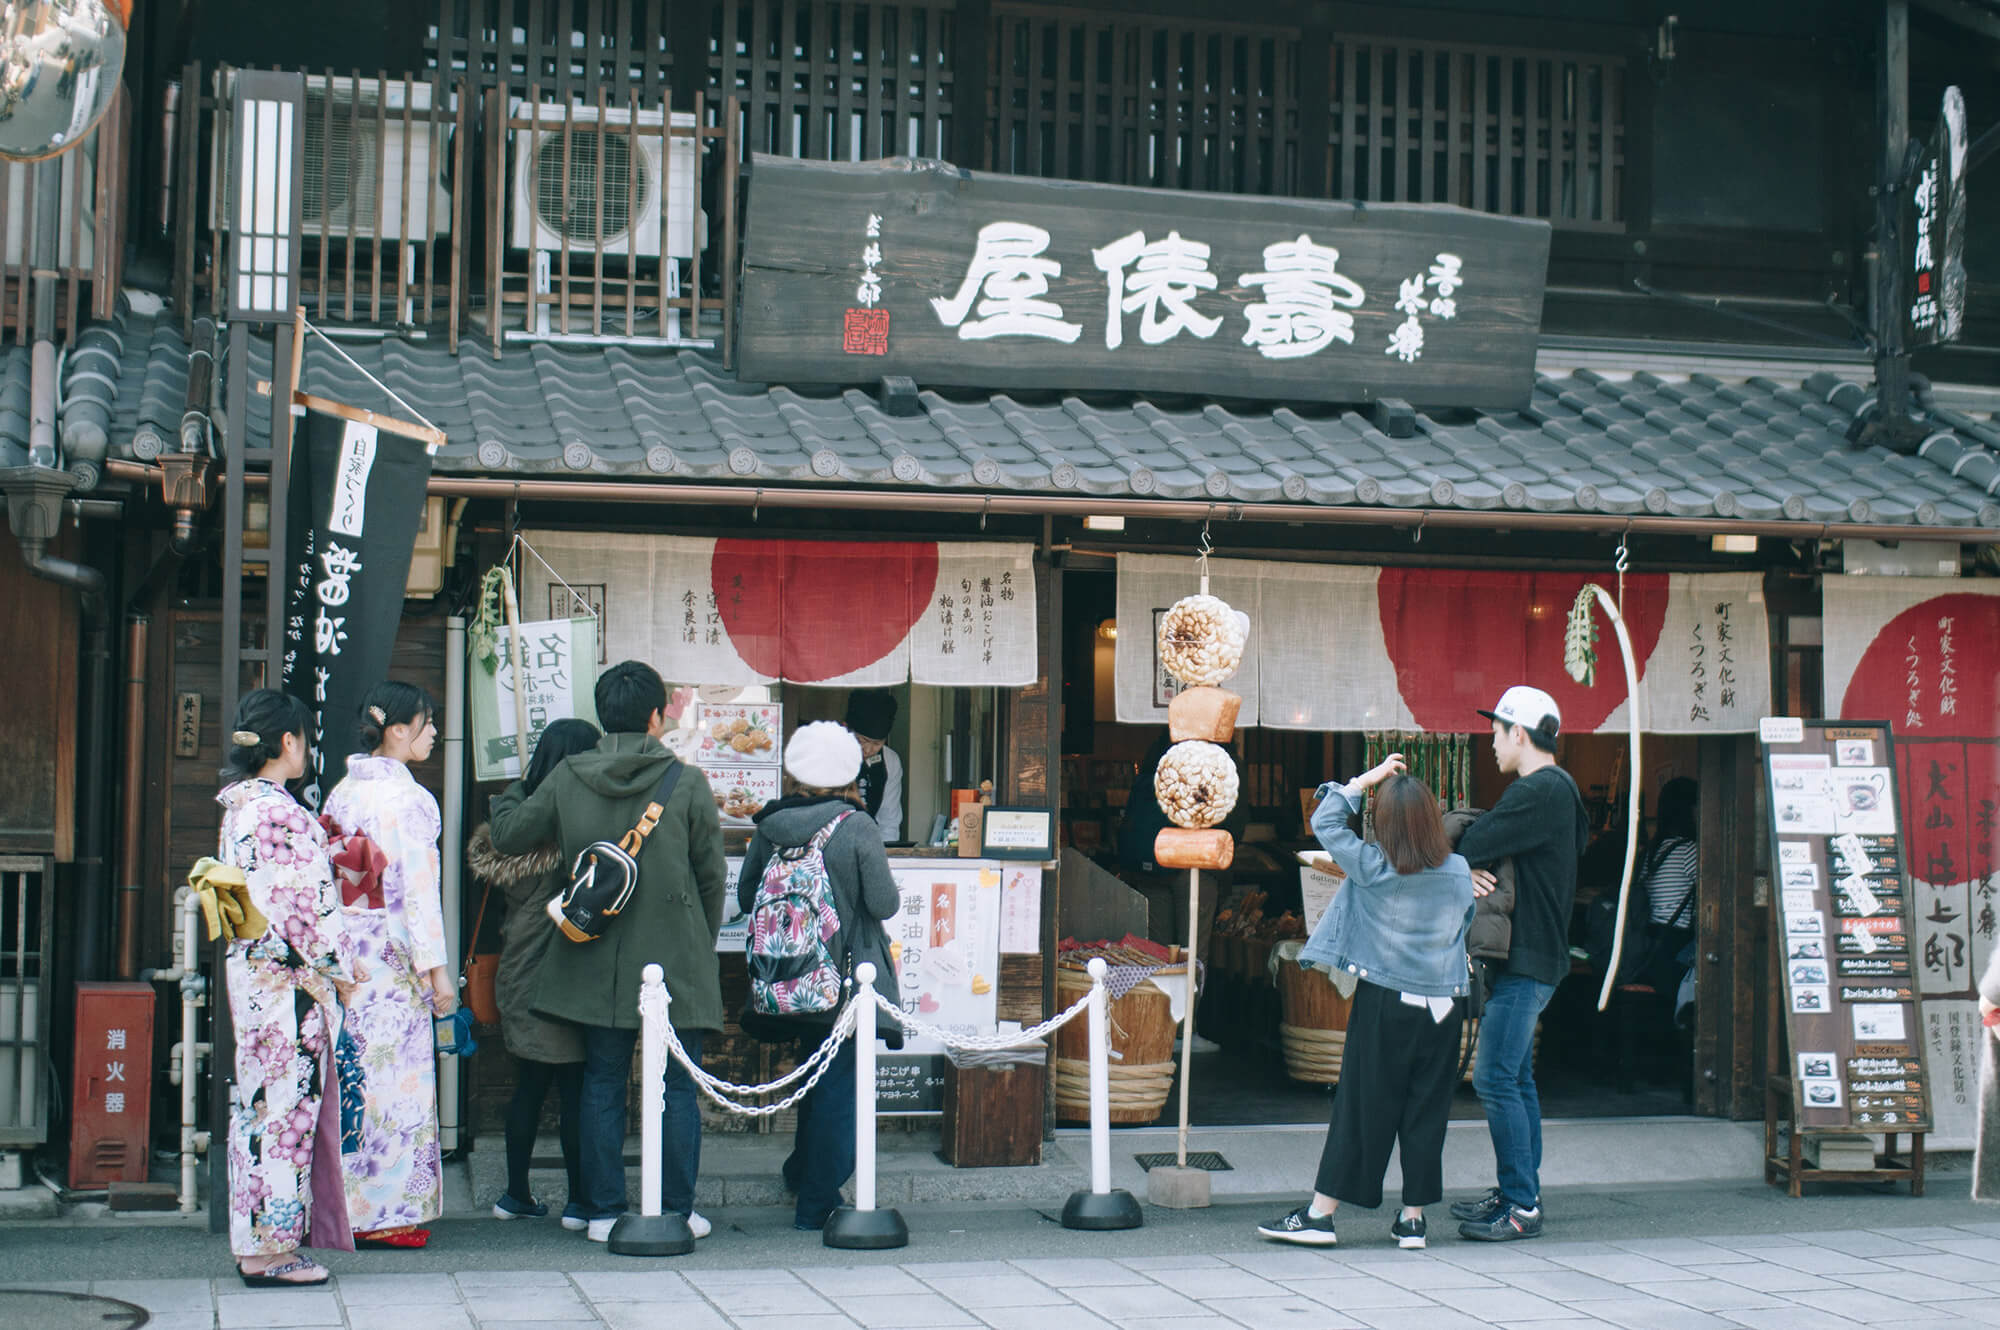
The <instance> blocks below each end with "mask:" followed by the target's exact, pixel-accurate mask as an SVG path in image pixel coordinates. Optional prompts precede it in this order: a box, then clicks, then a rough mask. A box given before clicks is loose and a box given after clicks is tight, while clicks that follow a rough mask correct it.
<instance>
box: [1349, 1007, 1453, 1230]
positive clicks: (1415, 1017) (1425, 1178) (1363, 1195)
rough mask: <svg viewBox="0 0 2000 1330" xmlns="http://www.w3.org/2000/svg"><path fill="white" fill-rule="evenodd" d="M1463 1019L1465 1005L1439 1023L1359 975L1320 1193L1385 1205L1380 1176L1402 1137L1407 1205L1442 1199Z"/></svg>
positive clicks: (1426, 1011) (1361, 1203)
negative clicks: (1447, 1126)
mask: <svg viewBox="0 0 2000 1330" xmlns="http://www.w3.org/2000/svg"><path fill="white" fill-rule="evenodd" d="M1463 1024H1464V1014H1463V1010H1462V1008H1461V1007H1460V1006H1459V1004H1456V1003H1454V1004H1453V1006H1452V1010H1451V1012H1450V1014H1448V1015H1447V1016H1446V1017H1445V1018H1444V1019H1443V1020H1442V1021H1439V1020H1433V1019H1432V1018H1431V1013H1430V1009H1429V1008H1428V1007H1413V1006H1411V1005H1409V1004H1408V1003H1406V1002H1404V1001H1403V998H1402V994H1400V993H1397V992H1396V991H1394V990H1393V989H1388V988H1383V987H1382V986H1381V985H1379V984H1371V983H1369V982H1368V981H1367V980H1366V979H1363V980H1362V981H1361V983H1360V986H1359V987H1358V988H1356V989H1355V992H1354V1005H1353V1007H1352V1008H1351V1009H1350V1011H1349V1013H1348V1018H1347V1045H1346V1048H1345V1050H1344V1051H1343V1053H1342V1055H1341V1060H1340V1085H1339V1088H1338V1089H1336V1090H1335V1092H1334V1096H1333V1120H1332V1122H1331V1123H1329V1124H1328V1126H1327V1129H1326V1148H1325V1150H1323V1151H1322V1152H1321V1154H1320V1159H1319V1177H1318V1180H1317V1182H1316V1186H1317V1187H1318V1189H1319V1190H1320V1191H1321V1192H1323V1193H1325V1194H1326V1195H1328V1196H1331V1197H1333V1198H1334V1199H1335V1200H1337V1201H1339V1202H1341V1203H1342V1204H1344V1205H1358V1206H1361V1207H1363V1208H1364V1209H1369V1210H1372V1209H1374V1208H1375V1207H1377V1206H1379V1205H1381V1204H1382V1175H1383V1174H1384V1173H1386V1172H1388V1169H1389V1152H1390V1150H1391V1149H1392V1148H1393V1147H1394V1146H1396V1145H1397V1143H1398V1142H1400V1143H1401V1145H1402V1159H1403V1204H1404V1205H1407V1206H1420V1205H1431V1204H1434V1203H1436V1202H1437V1201H1440V1200H1442V1199H1443V1198H1444V1130H1445V1124H1446V1123H1447V1122H1448V1121H1449V1120H1450V1116H1451V1096H1452V1092H1453V1091H1454V1090H1455V1089H1456V1088H1457V1084H1456V1082H1457V1080H1458V1075H1457V1073H1458V1055H1459V1047H1458V1041H1459V1031H1460V1029H1461V1027H1462V1026H1463Z"/></svg>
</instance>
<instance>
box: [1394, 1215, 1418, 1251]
mask: <svg viewBox="0 0 2000 1330" xmlns="http://www.w3.org/2000/svg"><path fill="white" fill-rule="evenodd" d="M1389 1236H1390V1237H1392V1238H1394V1239H1395V1240H1396V1245H1397V1246H1398V1247H1401V1248H1402V1249H1403V1250H1404V1251H1422V1250H1423V1249H1424V1217H1423V1216H1422V1215H1418V1216H1417V1217H1416V1218H1415V1219H1407V1218H1404V1217H1403V1216H1401V1215H1398V1216H1397V1217H1396V1222H1395V1223H1394V1224H1392V1225H1391V1226H1390V1228H1389Z"/></svg>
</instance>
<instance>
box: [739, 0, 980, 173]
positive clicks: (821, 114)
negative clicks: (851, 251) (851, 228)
mask: <svg viewBox="0 0 2000 1330" xmlns="http://www.w3.org/2000/svg"><path fill="white" fill-rule="evenodd" d="M952 39H953V31H952V11H951V7H950V6H949V5H935V4H835V3H827V0H723V3H721V4H720V5H718V6H717V8H716V13H715V27H714V30H713V32H712V33H711V36H710V49H709V54H708V64H709V88H710V90H711V91H712V93H713V94H714V96H715V97H716V98H717V100H720V99H722V98H725V97H728V96H729V95H730V94H732V93H733V94H735V95H736V97H737V98H738V99H739V101H740V103H741V105H742V108H743V109H742V114H743V120H744V123H743V125H742V133H741V139H742V142H743V145H744V148H745V150H746V151H751V152H770V153H778V154H781V155H784V156H788V157H812V158H820V159H823V160H832V161H866V160H870V159H873V158H877V157H948V156H950V154H951V140H952V132H953V116H952V111H953V107H952V59H951V56H952Z"/></svg>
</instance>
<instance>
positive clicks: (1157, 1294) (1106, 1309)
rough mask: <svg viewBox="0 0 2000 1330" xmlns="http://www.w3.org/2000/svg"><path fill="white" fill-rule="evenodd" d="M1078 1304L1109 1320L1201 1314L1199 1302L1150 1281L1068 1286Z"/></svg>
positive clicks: (1069, 1292)
mask: <svg viewBox="0 0 2000 1330" xmlns="http://www.w3.org/2000/svg"><path fill="white" fill-rule="evenodd" d="M1064 1292H1066V1293H1068V1294H1069V1295H1070V1297H1071V1298H1072V1299H1074V1300H1075V1301H1076V1303H1077V1304H1078V1305H1079V1306H1083V1307H1088V1308H1089V1309H1090V1310H1092V1311H1094V1312H1096V1313H1097V1314H1098V1315H1099V1316H1102V1317H1104V1318H1105V1319H1106V1320H1108V1321H1124V1320H1125V1319H1127V1318H1128V1317H1134V1316H1151V1317H1161V1316H1198V1315H1200V1314H1201V1312H1202V1306H1201V1304H1200V1303H1198V1302H1196V1301H1194V1300H1193V1299H1192V1298H1184V1297H1182V1296H1181V1295H1180V1294H1178V1293H1176V1292H1174V1291H1173V1290H1172V1289H1169V1288H1162V1287H1160V1286H1159V1285H1158V1284H1149V1285H1147V1286H1146V1287H1144V1288H1139V1287H1134V1286H1131V1285H1113V1286H1112V1287H1109V1288H1081V1287H1079V1288H1070V1289H1065V1290H1064Z"/></svg>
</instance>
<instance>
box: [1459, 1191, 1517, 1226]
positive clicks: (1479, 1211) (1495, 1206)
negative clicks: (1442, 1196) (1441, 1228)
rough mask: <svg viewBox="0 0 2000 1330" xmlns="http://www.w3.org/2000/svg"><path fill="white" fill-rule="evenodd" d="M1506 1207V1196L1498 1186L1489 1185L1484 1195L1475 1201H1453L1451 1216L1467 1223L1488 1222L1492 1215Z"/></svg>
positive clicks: (1490, 1220) (1491, 1220)
mask: <svg viewBox="0 0 2000 1330" xmlns="http://www.w3.org/2000/svg"><path fill="white" fill-rule="evenodd" d="M1506 1208H1507V1199H1506V1197H1504V1196H1502V1195H1501V1194H1500V1189H1499V1188H1498V1187H1490V1188H1488V1189H1487V1192H1486V1194H1485V1195H1484V1196H1482V1197H1480V1198H1479V1199H1478V1200H1476V1201H1453V1202H1452V1203H1451V1217H1452V1218H1453V1219H1459V1220H1463V1221H1465V1222H1466V1223H1469V1224H1490V1223H1492V1222H1493V1217H1494V1216H1495V1215H1497V1214H1499V1213H1500V1212H1501V1211H1502V1210H1504V1209H1506Z"/></svg>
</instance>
